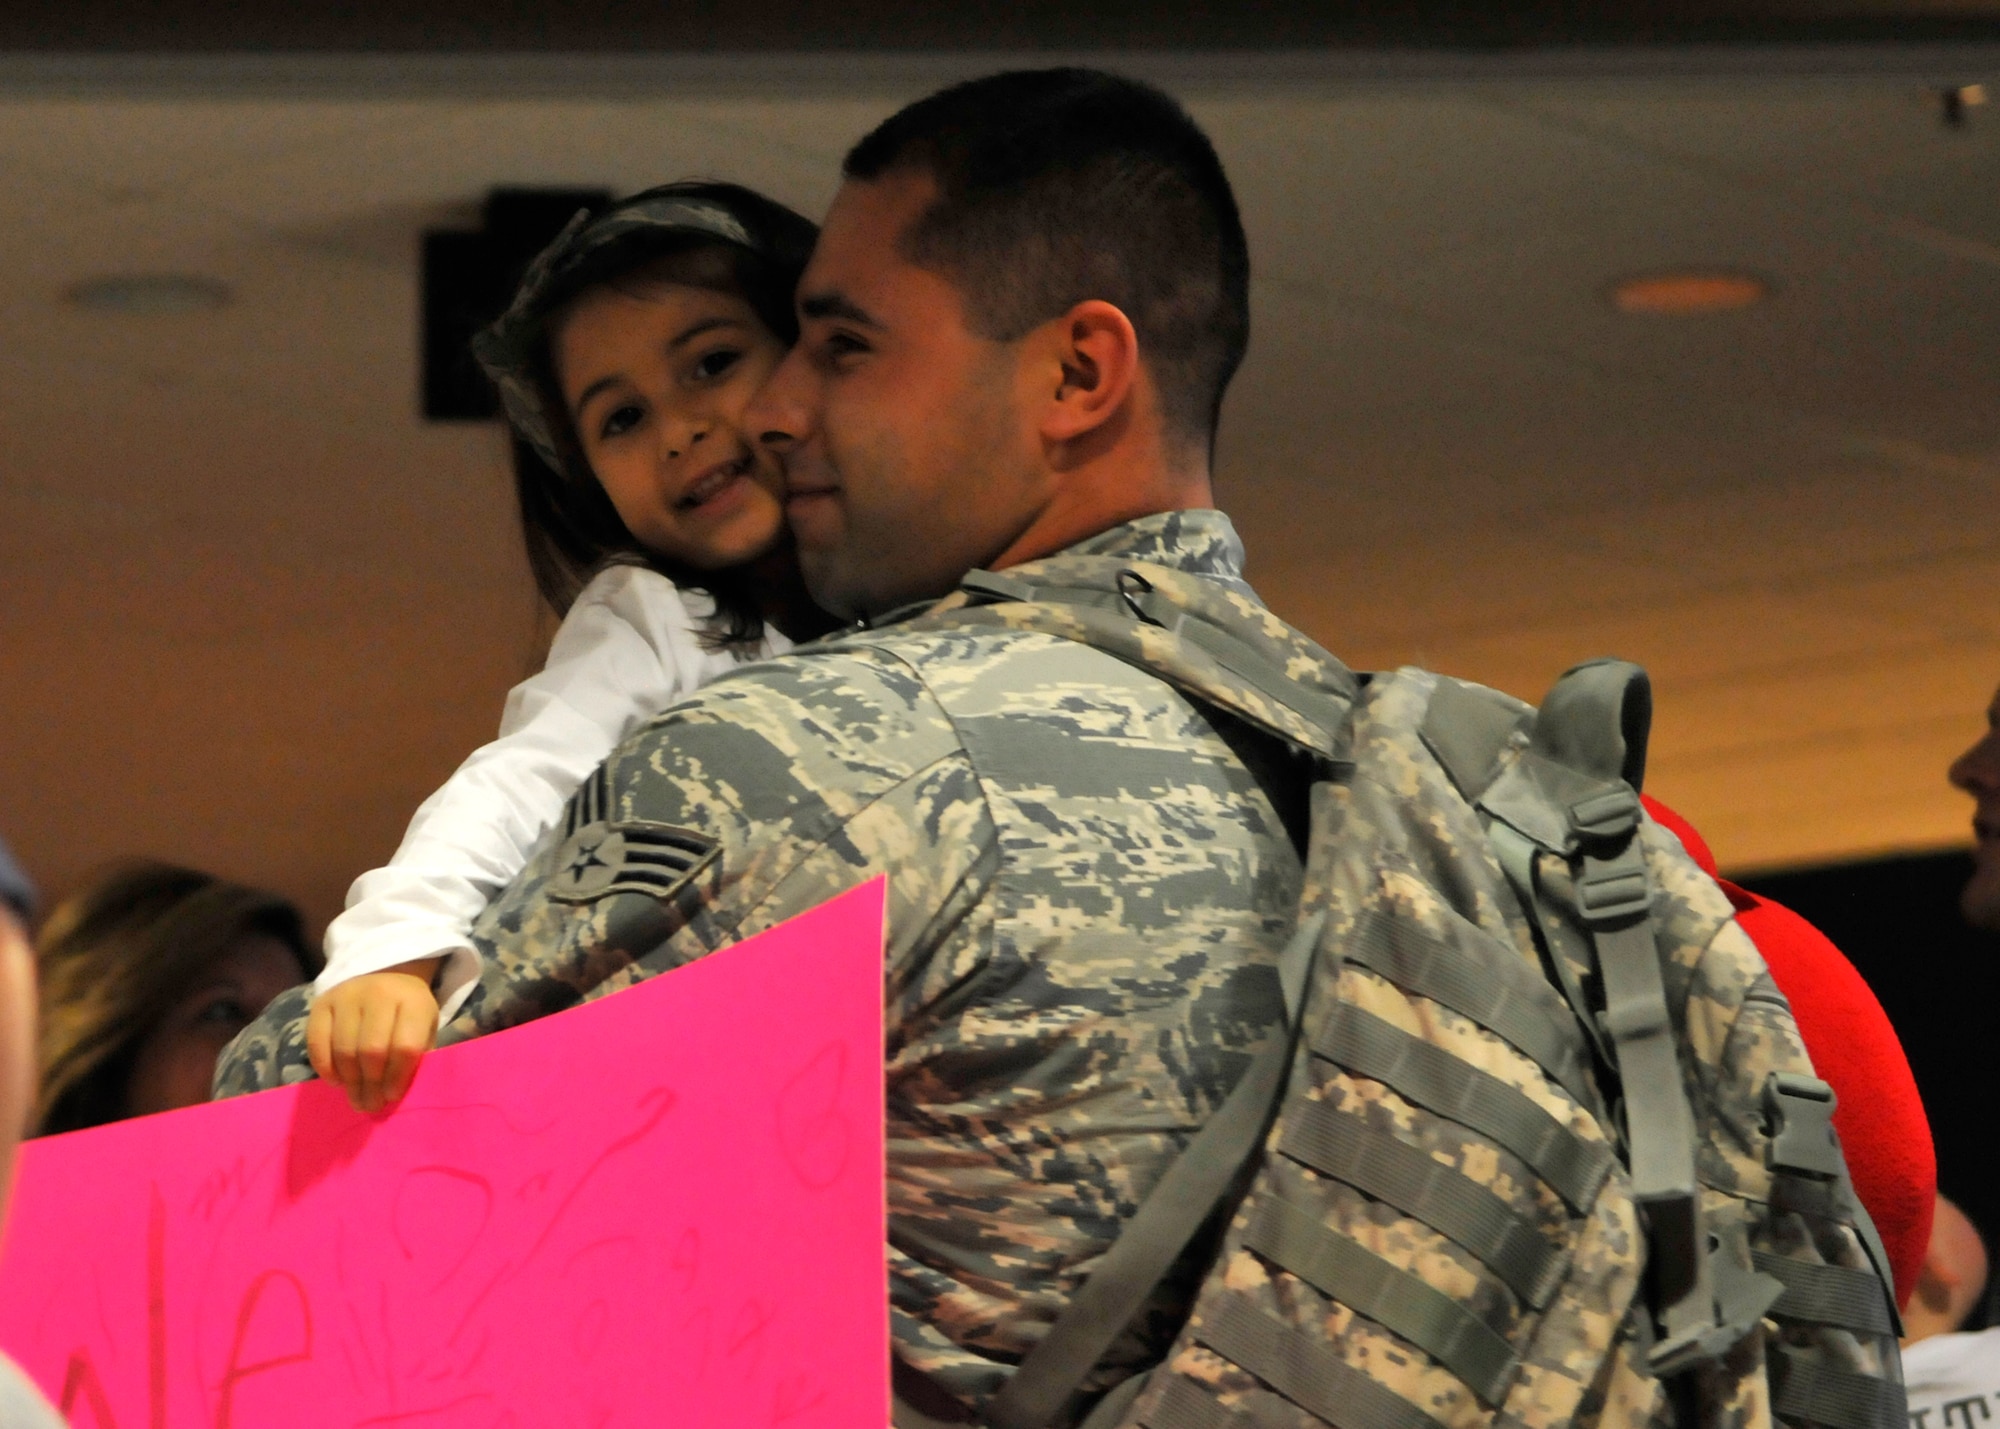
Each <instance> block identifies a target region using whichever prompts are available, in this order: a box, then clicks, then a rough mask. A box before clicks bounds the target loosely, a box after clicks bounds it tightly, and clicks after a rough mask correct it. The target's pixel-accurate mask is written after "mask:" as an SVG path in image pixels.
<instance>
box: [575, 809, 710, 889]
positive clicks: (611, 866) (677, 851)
mask: <svg viewBox="0 0 2000 1429" xmlns="http://www.w3.org/2000/svg"><path fill="white" fill-rule="evenodd" d="M717 847H718V845H717V843H716V841H715V840H714V839H712V838H710V837H709V836H708V835H707V834H703V833H697V832H695V831H694V830H693V829H682V828H676V827H674V826H673V825H672V824H652V823H646V822H644V821H641V820H632V821H620V822H616V823H607V822H604V821H602V820H599V821H596V822H593V823H588V824H585V825H584V826H583V827H582V828H579V829H578V830H577V831H576V832H575V833H573V834H571V835H570V836H569V838H568V840H567V841H565V842H564V844H563V846H562V849H561V850H560V851H559V852H558V853H557V855H556V871H555V874H554V876H553V877H551V878H550V879H549V884H548V896H549V897H551V898H553V899H556V900H558V901H559V902H563V903H594V902H596V901H597V900H598V899H600V898H609V897H610V896H611V895H612V894H614V893H641V894H644V895H645V896H647V897H648V898H666V897H668V896H670V895H671V894H672V893H674V892H675V890H677V889H678V888H679V887H680V886H681V885H682V884H683V883H685V882H687V881H688V880H689V879H690V878H692V877H694V875H695V874H696V873H698V872H699V871H700V870H701V869H702V868H703V867H704V866H705V865H706V864H707V863H708V862H709V860H710V859H712V858H714V857H715V853H716V849H717Z"/></svg>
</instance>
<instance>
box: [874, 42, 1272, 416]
mask: <svg viewBox="0 0 2000 1429" xmlns="http://www.w3.org/2000/svg"><path fill="white" fill-rule="evenodd" d="M902 168H913V169H916V170H919V171H921V172H924V173H928V174H930V175H931V176H932V178H933V179H935V181H936V183H937V186H938V191H939V193H938V199H937V202H936V203H934V204H933V205H932V206H931V208H930V210H929V211H928V212H927V213H925V214H924V215H923V217H921V218H920V219H918V220H917V221H916V222H915V223H914V224H913V225H912V226H911V229H910V232H909V233H908V234H907V235H905V240H904V245H905V252H906V253H907V254H908V255H909V257H910V259H911V261H913V262H915V263H918V264H920V265H922V266H923V267H926V268H930V269H932V270H934V271H937V272H941V273H944V274H946V275H947V276H948V277H950V278H951V279H952V281H953V282H954V283H955V284H956V285H957V287H958V288H959V290H960V292H961V293H962V294H963V295H964V298H965V304H966V312H967V316H968V320H969V321H970V323H971V325H972V327H973V330H974V331H976V332H978V333H980V334H981V335H983V336H985V337H989V338H993V339H996V340H998V341H1013V340H1014V339H1016V338H1019V337H1021V336H1023V335H1025V334H1026V333H1028V332H1030V331H1032V330H1033V329H1035V328H1036V327H1039V326H1040V325H1041V324H1043V323H1045V322H1048V321H1049V320H1050V319H1052V318H1057V317H1060V316H1061V315H1062V314H1064V313H1066V312H1068V311H1069V310H1070V309H1071V308H1073V307H1075V306H1076V305H1077V304H1078V303H1080V302H1084V301H1086V300H1088V299H1092V298H1096V299H1100V300H1102V301H1104V302H1108V303H1112V304H1114V305H1115V306H1117V307H1118V308H1119V309H1120V310H1121V311H1123V312H1124V314H1125V315H1126V317H1128V318H1130V319H1131V320H1132V326H1133V328H1134V329H1135V330H1136V331H1137V332H1138V334H1139V350H1140V354H1141V357H1142V359H1143V360H1144V361H1145V363H1146V365H1147V367H1148V369H1149V370H1150V371H1151V373H1152V375H1153V380H1154V383H1155V384H1156V385H1157V387H1158V388H1159V392H1160V401H1161V405H1162V408H1163V412H1164V417H1165V421H1166V425H1167V427H1168V429H1169V431H1170V432H1172V433H1174V434H1175V435H1177V436H1180V437H1183V438H1186V439H1189V440H1193V441H1201V442H1207V441H1210V440H1212V438H1213V435H1214V431H1215V423H1216V417H1217V415H1218V413H1219V412H1220V410H1221V407H1222V394H1223V392H1224V391H1225V390H1226V389H1227V388H1228V386H1229V379H1230V378H1231V377H1233V376H1234V375H1235V374H1236V368H1237V365H1238V364H1239V363H1241V362H1242V360H1243V350H1244V347H1245V346H1246V344H1247V343H1248V342H1249V339H1250V258H1249V252H1248V249H1247V247H1246V245H1245V243H1244V240H1243V221H1242V219H1241V218H1240V217H1238V215H1237V212H1236V196H1235V195H1234V194H1233V193H1232V192H1231V191H1230V188H1229V180H1228V178H1227V177H1226V176H1225V175H1224V174H1223V172H1222V163H1221V161H1220V160H1219V159H1217V158H1216V156H1215V147H1214V146H1213V145H1212V144H1210V143H1209V141H1208V136H1207V135H1206V134H1204V133H1202V131H1201V129H1200V128H1199V127H1198V126H1197V125H1196V124H1195V122H1194V120H1193V119H1191V118H1189V117H1188V113H1187V111H1186V110H1185V109H1183V108H1181V106H1180V104H1179V103H1177V102H1176V101H1175V100H1174V99H1173V98H1171V97H1170V96H1168V95H1166V94H1163V93H1161V92H1160V91H1159V90H1157V89H1155V88H1153V87H1152V86H1151V85H1147V84H1141V83H1139V82H1138V81H1137V80H1132V79H1125V78H1122V77H1121V76H1118V75H1112V74H1105V73H1102V72H1101V71H1098V70H1088V69H1047V70H1016V71H1012V72H1010V73H1007V74H997V75H992V76H990V77H988V78H985V79H975V80H971V81H968V82H967V83H964V84H959V85H954V86H952V87H951V88H950V89H946V90H941V91H939V92H938V93H936V94H933V95H931V96H930V97H929V98H928V99H921V100H918V101H917V102H916V103H915V104H912V105H909V106H908V107H906V108H904V109H903V110H901V111H899V112H898V113H896V114H895V115H893V116H892V117H890V118H889V119H887V120H886V121H884V122H883V123H882V124H881V126H880V127H878V128H877V129H876V130H875V131H874V132H873V133H871V134H869V135H868V136H867V137H866V138H865V139H863V140H862V141H861V142H860V143H858V144H856V145H855V146H854V148H853V150H852V151H851V152H850V153H849V154H848V156H847V163H846V164H845V166H844V170H845V172H846V174H847V176H848V177H849V178H850V179H860V180H864V181H865V180H869V179H876V178H880V177H882V176H883V175H884V174H887V173H889V172H891V171H894V170H897V169H902Z"/></svg>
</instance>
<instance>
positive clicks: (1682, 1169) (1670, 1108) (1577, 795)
mask: <svg viewBox="0 0 2000 1429" xmlns="http://www.w3.org/2000/svg"><path fill="white" fill-rule="evenodd" d="M1457 689H1458V691H1459V692H1458V693H1454V694H1452V695H1450V696H1448V697H1447V701H1446V704H1445V705H1444V707H1443V714H1442V715H1441V716H1440V718H1441V719H1442V720H1444V721H1446V722H1448V724H1449V726H1450V727H1451V728H1453V729H1455V730H1458V731H1460V732H1461V738H1460V743H1461V744H1463V743H1465V740H1464V738H1463V734H1462V732H1463V731H1464V730H1467V729H1482V728H1483V729H1488V730H1490V729H1491V727H1493V726H1494V725H1496V724H1497V722H1498V721H1497V719H1496V718H1495V717H1494V716H1493V715H1491V714H1488V715H1485V716H1483V718H1484V719H1485V720H1486V724H1485V726H1480V725H1479V724H1478V722H1477V721H1478V719H1479V718H1481V717H1480V716H1472V717H1468V716H1467V715H1466V714H1465V713H1463V711H1464V710H1465V709H1466V708H1467V702H1466V698H1465V695H1464V693H1463V691H1464V690H1465V689H1466V687H1464V686H1459V687H1457ZM1651 722H1652V687H1651V683H1650V681H1649V680H1648V679H1647V677H1646V672H1645V671H1644V670H1642V669H1640V668H1639V667H1638V666H1637V665H1633V664H1630V663H1628V662H1626V661H1622V660H1593V661H1590V662H1588V663H1586V664H1582V665H1578V666H1576V667H1575V668H1573V669H1571V670H1569V671H1567V672H1566V673H1565V674H1564V675H1563V676H1562V677H1561V678H1560V679H1558V680H1557V681H1556V683H1555V686H1554V688H1552V689H1551V690H1550V691H1549V694H1548V697H1547V699H1545V700H1544V701H1543V702H1542V705H1541V709H1540V710H1539V712H1537V713H1536V714H1535V715H1534V717H1533V723H1532V725H1531V726H1529V727H1528V728H1529V735H1528V739H1527V743H1526V745H1525V747H1523V748H1521V749H1520V750H1519V752H1518V755H1517V757H1516V758H1515V759H1514V760H1513V761H1512V762H1511V763H1503V762H1502V761H1501V754H1502V753H1503V752H1504V751H1495V752H1494V754H1493V756H1492V761H1491V762H1488V763H1486V764H1484V765H1483V766H1482V765H1481V763H1480V758H1479V756H1480V755H1482V754H1483V753H1484V750H1483V747H1482V748H1473V749H1471V750H1469V751H1468V750H1467V749H1465V748H1460V747H1457V746H1454V745H1453V744H1452V743H1451V741H1450V739H1449V738H1446V739H1445V740H1443V741H1437V740H1433V741H1432V748H1433V750H1434V751H1435V750H1437V748H1438V744H1439V743H1440V742H1443V743H1444V744H1445V745H1446V748H1447V750H1449V752H1450V757H1449V758H1448V757H1447V756H1446V754H1444V753H1440V756H1439V757H1440V759H1441V760H1442V761H1443V762H1444V763H1445V765H1446V768H1447V770H1448V771H1450V772H1451V773H1452V776H1453V778H1454V779H1455V780H1458V781H1459V783H1460V788H1461V790H1462V791H1463V792H1465V793H1466V794H1467V796H1468V797H1469V798H1471V799H1472V800H1473V801H1474V803H1475V804H1476V805H1477V806H1478V808H1479V809H1480V811H1481V813H1482V814H1483V815H1485V816H1486V818H1487V821H1488V833H1489V836H1490V838H1491V840H1492V843H1493V846H1494V850H1495V852H1496V854H1497V855H1498V856H1499V859H1500V863H1501V866H1502V868H1503V870H1504V871H1505V872H1506V873H1507V875H1508V880H1509V882H1511V883H1512V884H1513V885H1514V888H1515V891H1516V893H1517V894H1518V895H1519V897H1520V900H1521V904H1522V907H1523V908H1524V910H1525V911H1526V912H1527V914H1528V916H1529V918H1530V919H1531V920H1532V921H1533V922H1534V923H1535V925H1536V927H1537V929H1538V930H1540V932H1541V933H1542V937H1543V940H1544V942H1545V943H1547V944H1549V945H1550V946H1549V961H1550V963H1551V965H1552V966H1553V968H1554V971H1555V973H1556V978H1557V981H1558V982H1559V983H1561V984H1562V986H1563V990H1564V992H1565V994H1566V995H1567V997H1568V998H1569V1001H1570V1004H1571V1006H1572V1008H1573V1009H1574V1011H1575V1012H1576V1015H1577V1017H1578V1019H1579V1020H1580V1021H1581V1022H1582V1023H1583V1026H1584V1029H1585V1031H1586V1032H1587V1033H1588V1034H1589V1035H1590V1036H1591V1038H1592V1039H1593V1040H1594V1041H1595V1042H1596V1043H1597V1045H1598V1047H1599V1049H1600V1052H1601V1053H1602V1055H1603V1056H1604V1059H1605V1061H1606V1062H1607V1063H1609V1064H1610V1065H1611V1066H1612V1067H1613V1068H1614V1069H1615V1070H1616V1072H1617V1074H1618V1079H1619V1085H1620V1089H1621V1091H1622V1093H1623V1096H1624V1103H1625V1140H1626V1149H1627V1159H1628V1162H1629V1164H1630V1168H1631V1174H1632V1193H1633V1198H1634V1200H1635V1201H1637V1202H1638V1204H1639V1206H1640V1207H1641V1210H1642V1212H1643V1214H1644V1218H1645V1226H1646V1239H1647V1248H1648V1252H1649V1254H1648V1259H1649V1261H1650V1262H1651V1265H1652V1267H1653V1270H1652V1275H1651V1276H1650V1281H1651V1284H1650V1298H1651V1300H1652V1308H1653V1314H1654V1319H1655V1329H1656V1332H1657V1336H1658V1338H1657V1340H1656V1342H1655V1344H1654V1345H1653V1348H1652V1351H1651V1354H1650V1357H1649V1359H1650V1364H1651V1367H1652V1369H1653V1370H1654V1372H1655V1373H1658V1374H1661V1375H1673V1374H1676V1373H1678V1372H1679V1371H1681V1370H1683V1369H1686V1368H1689V1367H1690V1366H1692V1365H1694V1364H1696V1363H1698V1362H1701V1361H1703V1360H1708V1359H1712V1358H1714V1357H1715V1356H1717V1355H1720V1354H1721V1353H1723V1352H1724V1351H1726V1350H1727V1349H1728V1348H1729V1347H1730V1346H1732V1345H1734V1344H1735V1343H1736V1342H1737V1341H1738V1340H1740V1339H1741V1338H1742V1336H1743V1335H1744V1334H1745V1333H1747V1332H1748V1330H1749V1329H1750V1328H1752V1327H1753V1326H1754V1325H1755V1324H1756V1322H1757V1320H1758V1319H1759V1318H1760V1317H1761V1316H1762V1315H1763V1313H1764V1312H1765V1311H1766V1310H1768V1309H1769V1308H1770V1306H1771V1303H1772V1302H1773V1301H1775V1300H1776V1298H1777V1297H1778V1295H1779V1294H1780V1293H1782V1291H1783V1287H1782V1286H1781V1285H1779V1284H1778V1282H1777V1281H1775V1280H1773V1279H1771V1278H1770V1277H1769V1276H1765V1275H1762V1274H1761V1273H1755V1272H1753V1273H1750V1274H1749V1275H1748V1276H1747V1277H1746V1275H1742V1274H1735V1273H1730V1274H1728V1275H1727V1276H1726V1277H1725V1278H1726V1280H1727V1282H1728V1283H1727V1284H1718V1282H1717V1257H1715V1256H1713V1255H1711V1253H1710V1249H1709V1246H1708V1237H1707V1234H1706V1231H1705V1229H1704V1226H1703V1224H1702V1210H1701V1192H1700V1186H1699V1182H1698V1179H1697V1175H1696V1166H1695V1145H1696V1140H1697V1137H1696V1128H1695V1123H1694V1114H1693V1110H1692V1108H1691V1107H1690V1106H1689V1104H1688V1097H1687V1090H1686V1084H1685V1082H1684V1080H1683V1075H1682V1069H1681V1059H1680V1048H1679V1042H1678V1038H1677V1035H1676V1033H1675V1030H1674V1024H1673V1018H1672V1015H1671V1013H1670V1011H1669V1009H1668V1006H1667V995H1666V986H1665V983H1664V980H1663V978H1662V976H1661V970H1660V951H1659V942H1658V938H1657V935H1656V930H1655V927H1654V922H1653V914H1652V900H1653V887H1652V880H1651V877H1650V875H1649V873H1648V871H1647V865H1646V859H1645V854H1644V848H1643V845H1642V844H1641V841H1640V838H1639V828H1640V824H1641V822H1642V821H1643V817H1644V814H1643V809H1642V807H1641V805H1640V803H1639V788H1640V786H1641V785H1642V783H1643V782H1644V779H1645V771H1646V744H1647V734H1648V731H1649V728H1650V726H1651ZM1520 727H1521V726H1519V725H1517V726H1515V727H1514V728H1513V729H1509V730H1508V731H1507V732H1506V734H1505V735H1504V736H1503V740H1504V741H1506V742H1507V743H1509V744H1511V743H1512V742H1513V736H1514V734H1515V732H1516V730H1518V729H1519V728H1520ZM1429 733H1430V729H1429V725H1428V723H1427V726H1426V734H1427V736H1428V735H1429ZM1485 737H1486V739H1487V742H1488V743H1490V742H1491V740H1492V736H1491V734H1490V733H1488V734H1487V735H1486V736H1485ZM1461 770H1467V771H1472V772H1469V773H1465V774H1462V773H1461ZM1468 784H1472V785H1474V786H1475V787H1468ZM1541 852H1548V853H1552V854H1555V855H1557V856H1558V857H1560V858H1562V859H1564V860H1565V861H1566V862H1567V863H1568V864H1569V866H1570V870H1571V874H1572V877H1573V881H1574V886H1575V908H1574V910H1573V911H1572V910H1554V909H1551V908H1548V907H1546V906H1545V900H1544V898H1543V897H1542V896H1540V895H1541V890H1540V888H1539V887H1538V884H1537V880H1536V877H1535V862H1536V857H1537V855H1538V854H1539V853H1541ZM1563 912H1568V913H1569V916H1570V917H1571V918H1572V919H1573V920H1574V921H1575V922H1580V923H1581V924H1582V926H1583V930H1584V931H1585V933H1587V935H1588V937H1589V940H1590V944H1591V949H1592V953H1593V958H1592V961H1593V963H1594V965H1595V968H1596V971H1597V975H1598V979H1599V986H1600V989H1601V992H1602V996H1603V1003H1604V1006H1603V1008H1602V1010H1601V1011H1599V1010H1596V1009H1594V1008H1592V1007H1591V1006H1590V1005H1588V1003H1586V1001H1585V1000H1584V997H1583V992H1582V989H1581V987H1580V986H1579V985H1578V983H1577V981H1576V976H1575V970H1574V969H1573V968H1572V967H1571V966H1570V964H1569V961H1568V959H1566V958H1565V957H1564V956H1563V955H1562V954H1561V952H1560V950H1559V949H1558V948H1556V947H1555V946H1554V941H1555V940H1554V939H1553V938H1552V937H1551V934H1550V928H1549V925H1550V924H1551V923H1552V922H1554V921H1556V919H1557V918H1559V917H1561V916H1562V914H1563ZM1722 1268H1723V1269H1725V1270H1733V1267H1727V1266H1725V1267H1722Z"/></svg>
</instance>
